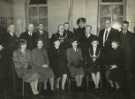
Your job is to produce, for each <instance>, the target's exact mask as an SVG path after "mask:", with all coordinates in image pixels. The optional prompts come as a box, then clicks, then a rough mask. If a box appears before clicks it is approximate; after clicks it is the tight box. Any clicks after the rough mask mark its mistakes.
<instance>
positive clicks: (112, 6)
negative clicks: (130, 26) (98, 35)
mask: <svg viewBox="0 0 135 99" xmlns="http://www.w3.org/2000/svg"><path fill="white" fill-rule="evenodd" d="M125 18H126V0H99V10H98V30H100V29H102V28H103V27H104V22H105V20H106V19H109V20H111V22H112V25H113V26H114V27H115V25H116V24H117V26H118V25H119V26H120V24H121V22H122V21H123V20H124V19H125ZM116 28H117V27H116Z"/></svg>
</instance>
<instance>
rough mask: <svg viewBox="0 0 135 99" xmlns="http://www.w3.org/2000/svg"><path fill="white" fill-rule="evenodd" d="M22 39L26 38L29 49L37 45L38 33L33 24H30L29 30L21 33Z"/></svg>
mask: <svg viewBox="0 0 135 99" xmlns="http://www.w3.org/2000/svg"><path fill="white" fill-rule="evenodd" d="M20 39H25V40H26V41H27V48H28V49H29V50H32V49H33V48H35V47H36V42H37V39H38V34H37V33H36V32H34V25H33V24H29V25H28V30H27V31H26V32H24V33H22V34H21V35H20Z"/></svg>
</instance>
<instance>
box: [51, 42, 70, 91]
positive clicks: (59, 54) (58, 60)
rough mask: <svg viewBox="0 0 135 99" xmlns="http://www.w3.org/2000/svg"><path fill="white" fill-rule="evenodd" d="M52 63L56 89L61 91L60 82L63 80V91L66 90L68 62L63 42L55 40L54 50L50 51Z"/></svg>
mask: <svg viewBox="0 0 135 99" xmlns="http://www.w3.org/2000/svg"><path fill="white" fill-rule="evenodd" d="M49 56H50V63H51V67H52V69H53V71H54V75H55V76H56V78H57V79H56V81H57V82H56V88H58V89H59V85H60V80H62V85H61V89H62V90H64V89H65V84H66V79H67V73H68V68H67V61H66V50H65V49H63V48H61V42H60V41H59V40H54V43H53V46H52V48H51V49H50V50H49Z"/></svg>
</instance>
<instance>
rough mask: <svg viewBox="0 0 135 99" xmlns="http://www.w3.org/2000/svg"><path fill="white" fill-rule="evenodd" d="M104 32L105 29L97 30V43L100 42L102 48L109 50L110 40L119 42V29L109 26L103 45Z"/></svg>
mask: <svg viewBox="0 0 135 99" xmlns="http://www.w3.org/2000/svg"><path fill="white" fill-rule="evenodd" d="M104 32H105V29H103V30H101V31H100V32H99V37H98V38H99V43H100V46H101V47H102V48H103V49H104V50H109V49H110V48H111V43H112V41H116V42H120V33H119V31H117V30H115V29H113V28H111V30H110V32H109V35H108V38H107V40H106V41H105V43H104V46H103V36H104Z"/></svg>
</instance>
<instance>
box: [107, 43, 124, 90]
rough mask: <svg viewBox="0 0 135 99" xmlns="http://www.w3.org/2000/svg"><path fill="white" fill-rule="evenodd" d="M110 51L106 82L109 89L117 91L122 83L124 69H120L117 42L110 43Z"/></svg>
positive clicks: (120, 60) (120, 61) (119, 52)
mask: <svg viewBox="0 0 135 99" xmlns="http://www.w3.org/2000/svg"><path fill="white" fill-rule="evenodd" d="M111 45H112V49H110V51H109V53H108V55H107V56H108V57H107V59H108V62H107V64H108V66H109V70H108V72H107V80H108V81H109V83H110V84H111V87H115V88H116V89H119V88H120V87H121V85H122V83H123V81H124V69H123V68H122V58H121V56H122V53H121V50H120V47H119V44H118V42H115V41H113V42H112V44H111Z"/></svg>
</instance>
